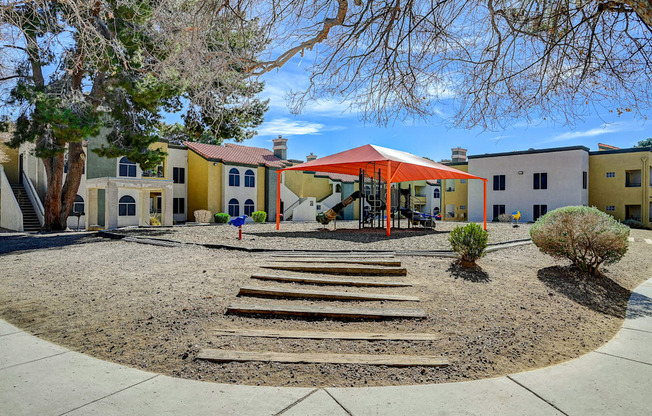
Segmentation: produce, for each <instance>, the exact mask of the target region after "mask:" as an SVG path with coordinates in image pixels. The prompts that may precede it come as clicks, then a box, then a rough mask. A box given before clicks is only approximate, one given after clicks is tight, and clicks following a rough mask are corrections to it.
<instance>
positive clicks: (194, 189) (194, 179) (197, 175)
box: [187, 150, 209, 221]
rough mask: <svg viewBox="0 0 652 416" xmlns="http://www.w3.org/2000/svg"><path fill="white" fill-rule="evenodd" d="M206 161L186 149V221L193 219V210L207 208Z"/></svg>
mask: <svg viewBox="0 0 652 416" xmlns="http://www.w3.org/2000/svg"><path fill="white" fill-rule="evenodd" d="M208 163H209V162H208V161H207V160H206V159H204V158H203V157H201V156H199V155H198V154H197V153H195V152H193V151H192V150H188V175H187V176H188V179H187V180H188V221H195V214H194V212H195V211H197V210H199V209H208Z"/></svg>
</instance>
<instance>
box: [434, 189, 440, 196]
mask: <svg viewBox="0 0 652 416" xmlns="http://www.w3.org/2000/svg"><path fill="white" fill-rule="evenodd" d="M432 197H433V198H439V197H440V194H439V188H435V191H434V192H433V194H432Z"/></svg>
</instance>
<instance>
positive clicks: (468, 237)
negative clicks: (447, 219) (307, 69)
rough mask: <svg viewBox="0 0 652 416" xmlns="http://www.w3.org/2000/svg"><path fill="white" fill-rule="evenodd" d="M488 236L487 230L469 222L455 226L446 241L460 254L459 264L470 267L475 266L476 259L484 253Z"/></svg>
mask: <svg viewBox="0 0 652 416" xmlns="http://www.w3.org/2000/svg"><path fill="white" fill-rule="evenodd" d="M488 238H489V233H487V231H485V230H483V229H482V227H480V226H479V225H478V224H476V223H470V224H468V225H467V226H465V227H462V226H457V227H455V229H454V230H453V231H451V233H450V236H449V237H448V241H450V243H451V248H452V249H453V251H454V252H456V253H457V254H459V255H460V265H461V266H462V267H464V268H470V267H475V266H476V264H475V262H476V260H478V259H479V258H480V257H482V256H484V255H485V249H486V248H487V240H488Z"/></svg>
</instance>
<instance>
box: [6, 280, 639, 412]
mask: <svg viewBox="0 0 652 416" xmlns="http://www.w3.org/2000/svg"><path fill="white" fill-rule="evenodd" d="M68 414H69V415H90V414H94V415H156V416H160V415H219V416H223V415H247V416H248V415H280V414H282V415H285V416H295V415H315V416H318V415H324V416H346V415H356V416H358V415H458V414H459V415H519V416H520V415H573V416H574V415H628V416H635V415H650V414H652V279H650V280H648V281H647V282H645V283H644V284H642V285H641V286H639V287H638V288H637V289H636V291H635V292H634V293H633V294H632V296H631V298H630V301H629V307H628V312H627V318H626V320H625V323H624V325H623V328H622V330H621V331H620V332H619V333H618V334H617V335H616V336H615V337H614V338H613V339H612V340H611V341H610V342H609V343H607V344H605V345H604V346H603V347H601V348H600V349H598V350H596V351H594V352H591V353H589V354H586V355H584V356H582V357H580V358H578V359H575V360H572V361H568V362H566V363H563V364H559V365H555V366H552V367H547V368H543V369H539V370H534V371H528V372H525V373H519V374H513V375H510V376H507V377H498V378H493V379H487V380H479V381H469V382H463V383H450V384H435V385H422V386H404V387H371V388H325V389H311V388H276V387H252V386H238V385H226V384H216V383H206V382H199V381H191V380H182V379H176V378H172V377H167V376H163V375H158V374H153V373H148V372H145V371H140V370H135V369H133V368H129V367H124V366H121V365H117V364H112V363H108V362H105V361H101V360H98V359H95V358H92V357H89V356H87V355H84V354H79V353H76V352H72V351H70V350H67V349H65V348H62V347H59V346H57V345H54V344H51V343H49V342H46V341H43V340H40V339H38V338H36V337H34V336H32V335H29V334H26V333H25V332H23V331H21V330H19V329H18V328H16V327H14V326H12V325H9V324H8V323H6V322H5V321H2V320H0V415H3V416H5V415H6V416H13V415H68Z"/></svg>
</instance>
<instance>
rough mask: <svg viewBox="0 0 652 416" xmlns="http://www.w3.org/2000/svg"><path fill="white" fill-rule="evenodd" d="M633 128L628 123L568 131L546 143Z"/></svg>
mask: <svg viewBox="0 0 652 416" xmlns="http://www.w3.org/2000/svg"><path fill="white" fill-rule="evenodd" d="M634 129H635V127H634V126H633V125H630V124H629V123H610V124H603V125H602V126H600V127H595V128H592V129H589V130H583V131H569V132H566V133H562V134H558V135H557V136H555V137H553V138H552V139H550V140H546V143H549V142H562V141H566V140H573V139H579V138H583V137H596V136H601V135H603V134H610V133H618V132H621V131H627V130H634Z"/></svg>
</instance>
